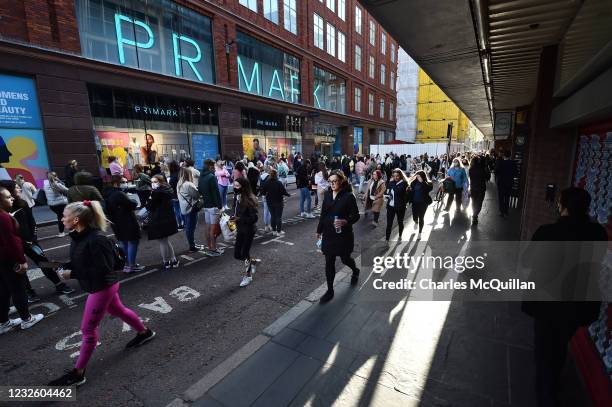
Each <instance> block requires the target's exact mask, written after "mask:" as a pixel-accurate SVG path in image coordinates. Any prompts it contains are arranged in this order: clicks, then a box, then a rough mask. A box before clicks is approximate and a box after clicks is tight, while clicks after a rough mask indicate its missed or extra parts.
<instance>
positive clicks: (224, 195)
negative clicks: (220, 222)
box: [217, 184, 227, 207]
mask: <svg viewBox="0 0 612 407" xmlns="http://www.w3.org/2000/svg"><path fill="white" fill-rule="evenodd" d="M217 186H218V187H219V194H221V203H222V205H223V207H226V206H227V185H225V186H223V185H220V184H217Z"/></svg>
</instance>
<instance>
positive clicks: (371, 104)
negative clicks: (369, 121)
mask: <svg viewBox="0 0 612 407" xmlns="http://www.w3.org/2000/svg"><path fill="white" fill-rule="evenodd" d="M368 114H369V115H370V116H374V94H373V93H368Z"/></svg>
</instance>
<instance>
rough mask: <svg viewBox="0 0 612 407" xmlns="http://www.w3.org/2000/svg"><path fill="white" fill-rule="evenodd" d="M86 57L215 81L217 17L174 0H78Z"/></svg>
mask: <svg viewBox="0 0 612 407" xmlns="http://www.w3.org/2000/svg"><path fill="white" fill-rule="evenodd" d="M75 5H76V15H77V20H78V26H79V35H80V39H81V50H82V54H83V56H84V57H87V58H92V59H95V60H99V61H104V62H110V63H112V64H117V65H123V66H128V67H131V68H136V69H141V70H145V71H151V72H155V73H160V74H163V75H168V76H175V77H179V78H183V79H188V80H192V81H198V82H205V83H214V82H215V70H214V66H215V64H214V60H213V46H212V44H213V42H212V29H211V28H212V22H211V19H210V18H208V17H206V16H203V15H200V14H198V13H196V12H194V11H192V10H189V9H188V8H186V7H183V6H179V5H178V4H176V3H174V2H173V1H170V0H76V1H75Z"/></svg>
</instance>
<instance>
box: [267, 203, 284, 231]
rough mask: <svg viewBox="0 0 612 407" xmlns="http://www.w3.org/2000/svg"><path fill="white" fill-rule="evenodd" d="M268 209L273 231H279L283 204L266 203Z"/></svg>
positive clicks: (281, 222)
mask: <svg viewBox="0 0 612 407" xmlns="http://www.w3.org/2000/svg"><path fill="white" fill-rule="evenodd" d="M268 210H269V211H270V218H271V220H270V223H271V224H272V230H273V231H275V232H280V231H281V226H282V224H283V205H282V204H281V205H278V204H276V205H270V204H268Z"/></svg>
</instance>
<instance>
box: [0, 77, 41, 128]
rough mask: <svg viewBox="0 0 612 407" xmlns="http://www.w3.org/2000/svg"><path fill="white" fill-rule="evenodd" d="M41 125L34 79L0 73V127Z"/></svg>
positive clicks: (37, 126)
mask: <svg viewBox="0 0 612 407" xmlns="http://www.w3.org/2000/svg"><path fill="white" fill-rule="evenodd" d="M2 127H4V128H30V129H37V128H40V127H41V123H40V113H39V110H38V102H37V100H36V90H35V88H34V81H33V80H32V79H30V78H24V77H17V76H9V75H0V128H2Z"/></svg>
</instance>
